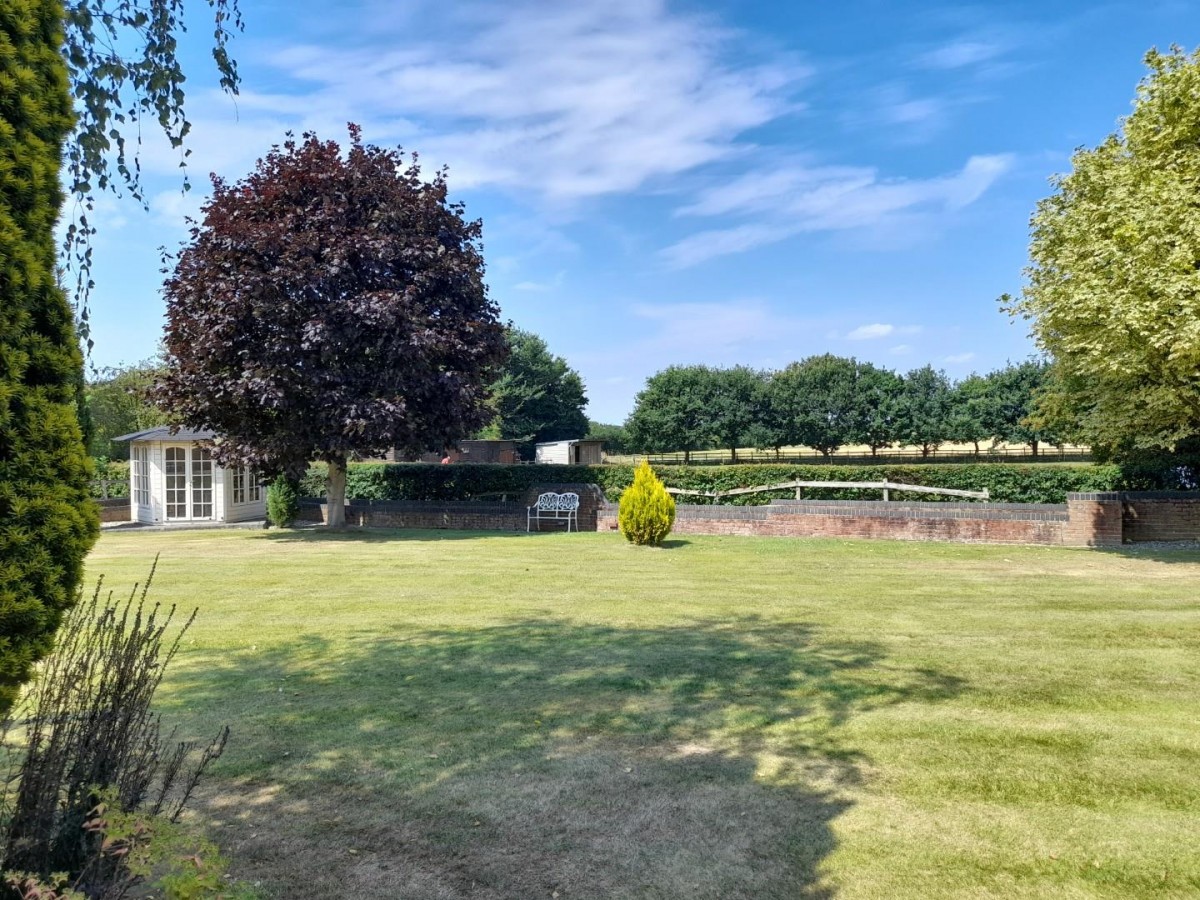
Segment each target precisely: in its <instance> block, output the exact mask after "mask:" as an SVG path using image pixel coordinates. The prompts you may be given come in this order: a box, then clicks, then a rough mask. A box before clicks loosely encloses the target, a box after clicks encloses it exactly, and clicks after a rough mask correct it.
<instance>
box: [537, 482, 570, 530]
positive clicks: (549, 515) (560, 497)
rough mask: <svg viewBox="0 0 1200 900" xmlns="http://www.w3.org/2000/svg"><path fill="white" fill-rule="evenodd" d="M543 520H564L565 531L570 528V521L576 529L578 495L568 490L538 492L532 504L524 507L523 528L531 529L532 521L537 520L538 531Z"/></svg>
mask: <svg viewBox="0 0 1200 900" xmlns="http://www.w3.org/2000/svg"><path fill="white" fill-rule="evenodd" d="M544 521H551V522H566V523H567V531H570V530H571V523H574V524H575V530H576V531H578V530H579V495H578V494H573V493H571V492H569V491H568V492H567V493H564V494H556V493H554V492H553V491H547V492H546V493H544V494H539V495H538V498H537V502H536V503H535V504H533V506H527V507H525V530H526V531H533V523H534V522H537V523H538V530H539V531H540V530H541V523H542V522H544Z"/></svg>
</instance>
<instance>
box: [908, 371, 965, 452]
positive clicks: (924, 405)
mask: <svg viewBox="0 0 1200 900" xmlns="http://www.w3.org/2000/svg"><path fill="white" fill-rule="evenodd" d="M896 408H897V414H896V420H897V428H896V436H897V437H898V438H899V440H900V441H901V442H902V443H905V444H910V445H912V446H914V447H920V448H921V455H922V456H928V455H929V454H930V452H932V451H933V450H936V449H937V448H938V446H939V445H940V444H941V443H942V442H943V441H945V440H946V439H947V438H948V437H949V436H950V431H951V426H950V380H949V379H948V378H947V377H946V375H945V373H944V372H939V371H936V370H935V369H934V368H933V366H922V367H921V368H919V369H913V370H912V371H911V372H909V373H908V374H907V375H905V376H904V378H903V379H902V380H901V386H900V396H899V398H898V400H897V404H896Z"/></svg>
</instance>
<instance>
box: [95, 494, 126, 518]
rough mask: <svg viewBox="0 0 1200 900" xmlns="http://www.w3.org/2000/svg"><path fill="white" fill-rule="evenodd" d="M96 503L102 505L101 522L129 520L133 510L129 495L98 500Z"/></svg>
mask: <svg viewBox="0 0 1200 900" xmlns="http://www.w3.org/2000/svg"><path fill="white" fill-rule="evenodd" d="M96 505H97V506H99V507H100V521H101V522H128V521H129V517H130V513H131V510H130V506H129V498H128V497H117V498H114V499H110V500H97V501H96Z"/></svg>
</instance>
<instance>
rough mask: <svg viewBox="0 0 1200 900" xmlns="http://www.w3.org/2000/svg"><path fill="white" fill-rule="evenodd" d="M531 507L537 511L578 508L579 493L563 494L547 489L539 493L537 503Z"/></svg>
mask: <svg viewBox="0 0 1200 900" xmlns="http://www.w3.org/2000/svg"><path fill="white" fill-rule="evenodd" d="M533 508H534V509H536V510H539V511H544V512H549V511H558V510H573V509H576V510H577V509H579V495H578V494H573V493H571V492H569V491H568V492H567V493H564V494H556V493H554V492H553V491H547V492H546V493H544V494H539V495H538V498H537V503H535V504H534V505H533Z"/></svg>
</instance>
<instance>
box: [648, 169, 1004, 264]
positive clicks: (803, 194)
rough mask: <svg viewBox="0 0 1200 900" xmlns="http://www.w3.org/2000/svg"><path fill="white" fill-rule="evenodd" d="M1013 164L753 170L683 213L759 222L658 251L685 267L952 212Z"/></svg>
mask: <svg viewBox="0 0 1200 900" xmlns="http://www.w3.org/2000/svg"><path fill="white" fill-rule="evenodd" d="M1012 165H1013V157H1012V156H1011V155H1009V154H1001V155H992V156H972V157H971V158H970V159H968V160H967V162H966V164H965V165H964V166H963V168H962V169H961V170H960V171H958V172H955V173H953V174H949V175H942V176H938V177H935V178H926V179H885V178H883V177H881V175H880V174H879V172H878V171H877V170H876V169H871V168H848V167H836V168H835V167H829V168H809V167H804V166H792V167H790V168H787V167H785V168H783V169H778V168H777V169H774V170H772V171H770V172H764V171H751V172H749V173H747V174H746V175H743V176H742V177H740V178H737V179H734V180H733V181H732V182H730V183H728V184H724V185H720V186H718V187H715V188H712V189H710V190H708V191H705V192H703V193H702V194H701V195H700V197H699V199H698V200H696V202H694V203H692V204H689V205H688V206H685V207H682V208H681V209H680V210H679V211H678V213H679V215H692V216H716V215H738V214H741V215H744V216H754V217H755V218H756V219H757V221H754V222H750V223H745V224H740V225H736V226H733V227H729V228H719V229H712V230H707V231H701V232H698V233H696V234H693V235H690V236H688V237H686V238H683V239H682V240H680V241H677V242H676V243H674V244H672V245H670V246H669V247H666V248H664V249H663V250H661V251H660V254H661V256H662V257H663V259H664V260H665V261H666V262H667V264H668V265H669V266H671V267H673V268H687V267H689V266H694V265H697V264H699V263H702V262H704V261H706V260H709V259H714V258H716V257H719V256H728V255H730V254H733V253H741V252H744V251H746V250H750V249H753V248H755V247H761V246H766V245H768V244H773V243H777V242H779V241H782V240H786V239H787V238H790V237H792V236H794V235H797V234H801V233H805V232H817V231H841V230H847V229H855V228H868V227H874V226H878V225H882V224H886V223H887V222H888V221H889V220H890V219H892V218H895V217H897V216H899V215H902V214H905V213H911V212H933V213H942V214H947V213H953V212H955V211H957V210H960V209H963V208H964V207H966V206H969V205H970V204H972V203H974V202H975V201H976V200H978V199H979V197H981V196H982V195H983V193H984V192H985V191H986V190H987V189H988V188H989V187H990V186H991V185H992V184H993V183H995V181H996V180H997V179H998V178H1000V177H1001V176H1002V175H1003V174H1004V173H1005V172H1007V171H1008V170H1009V169H1010V168H1011V167H1012ZM764 180H765V184H764V183H763V182H764Z"/></svg>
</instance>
